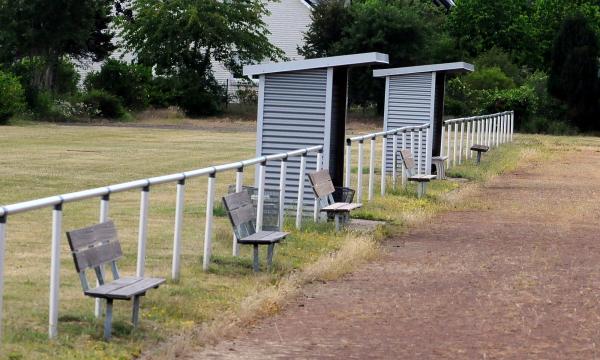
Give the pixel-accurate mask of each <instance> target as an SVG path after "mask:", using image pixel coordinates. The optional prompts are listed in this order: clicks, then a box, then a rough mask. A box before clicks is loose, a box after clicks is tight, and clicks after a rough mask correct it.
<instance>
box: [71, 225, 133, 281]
mask: <svg viewBox="0 0 600 360" xmlns="http://www.w3.org/2000/svg"><path fill="white" fill-rule="evenodd" d="M67 238H68V240H69V247H70V248H71V252H72V254H73V260H74V261H75V269H77V272H83V271H85V270H87V269H90V268H94V269H95V268H98V267H100V266H102V265H103V264H106V263H109V262H114V261H116V260H118V259H120V258H121V257H122V256H123V252H122V251H121V245H120V244H119V240H118V238H117V229H116V228H115V224H114V223H113V222H112V221H107V222H104V223H100V224H97V225H93V226H89V227H86V228H83V229H77V230H73V231H69V232H67Z"/></svg>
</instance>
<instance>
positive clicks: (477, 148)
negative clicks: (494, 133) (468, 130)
mask: <svg viewBox="0 0 600 360" xmlns="http://www.w3.org/2000/svg"><path fill="white" fill-rule="evenodd" d="M471 150H472V151H477V152H488V151H489V150H490V147H489V146H487V145H477V144H475V145H473V146H471Z"/></svg>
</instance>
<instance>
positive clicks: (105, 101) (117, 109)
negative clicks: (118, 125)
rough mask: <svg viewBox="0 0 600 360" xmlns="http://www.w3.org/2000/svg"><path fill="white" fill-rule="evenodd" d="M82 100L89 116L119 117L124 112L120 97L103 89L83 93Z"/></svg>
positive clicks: (121, 116)
mask: <svg viewBox="0 0 600 360" xmlns="http://www.w3.org/2000/svg"><path fill="white" fill-rule="evenodd" d="M82 102H83V104H85V106H86V108H87V109H88V111H89V112H90V113H89V115H90V116H91V117H95V118H98V117H103V118H107V119H120V118H123V117H124V116H125V114H126V112H125V109H124V108H123V103H122V102H121V99H119V98H118V97H117V96H115V95H113V94H110V93H108V92H106V91H103V90H91V91H90V92H88V93H86V94H84V95H83V98H82Z"/></svg>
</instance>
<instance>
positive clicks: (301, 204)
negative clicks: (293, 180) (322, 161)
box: [296, 153, 306, 230]
mask: <svg viewBox="0 0 600 360" xmlns="http://www.w3.org/2000/svg"><path fill="white" fill-rule="evenodd" d="M305 171H306V153H304V154H302V157H300V174H299V176H298V203H297V205H296V229H298V230H300V228H301V227H302V211H303V210H304V209H303V207H304V175H305Z"/></svg>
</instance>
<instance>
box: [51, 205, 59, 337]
mask: <svg viewBox="0 0 600 360" xmlns="http://www.w3.org/2000/svg"><path fill="white" fill-rule="evenodd" d="M61 233H62V204H58V205H55V206H54V209H53V210H52V250H51V258H50V259H51V260H50V302H49V314H48V323H49V327H48V337H49V338H50V339H54V338H56V336H57V335H58V301H59V290H60V238H61Z"/></svg>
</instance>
